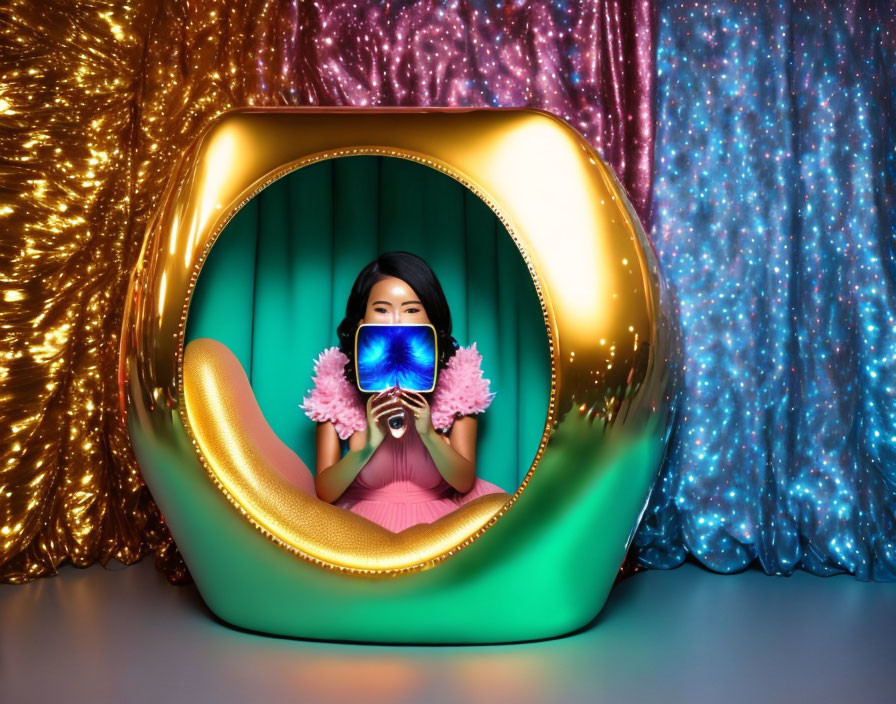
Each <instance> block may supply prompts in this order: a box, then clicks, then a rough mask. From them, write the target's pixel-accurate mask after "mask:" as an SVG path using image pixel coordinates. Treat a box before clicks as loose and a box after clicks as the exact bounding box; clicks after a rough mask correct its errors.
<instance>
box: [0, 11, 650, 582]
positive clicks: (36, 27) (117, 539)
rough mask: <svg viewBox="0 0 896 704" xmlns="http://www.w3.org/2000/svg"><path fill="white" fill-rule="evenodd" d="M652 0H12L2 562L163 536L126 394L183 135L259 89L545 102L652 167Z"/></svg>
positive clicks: (289, 100) (51, 564)
mask: <svg viewBox="0 0 896 704" xmlns="http://www.w3.org/2000/svg"><path fill="white" fill-rule="evenodd" d="M655 24H656V23H655V17H654V14H653V4H652V2H648V1H647V0H634V1H632V0H600V1H597V2H581V3H571V2H568V3H562V2H547V1H546V0H533V1H531V2H526V1H519V2H491V1H489V2H486V1H485V0H479V1H466V2H461V1H460V0H455V1H453V2H448V1H441V2H437V1H435V0H431V1H423V0H418V1H403V2H339V1H336V2H318V3H315V2H300V1H299V0H293V1H291V2H290V1H283V2H277V3H271V2H259V1H247V2H235V1H231V2H214V1H212V0H207V1H205V2H186V1H185V0H181V1H180V2H177V1H174V0H172V1H168V2H146V1H143V2H141V1H139V0H138V1H135V2H132V3H119V2H95V1H91V0H81V1H79V2H77V3H37V2H24V1H19V2H16V1H13V2H10V3H7V4H6V6H5V7H4V8H0V157H2V159H3V170H2V173H0V179H2V188H0V222H2V227H3V236H2V239H0V248H2V249H0V262H2V276H0V292H2V294H0V295H2V296H3V305H2V308H0V326H2V328H0V330H2V333H0V334H2V340H3V343H2V349H0V383H2V391H0V394H2V396H0V399H2V400H0V404H2V405H0V416H2V419H3V423H2V424H0V437H2V442H0V452H2V456H0V579H2V580H3V581H8V582H24V581H28V580H31V579H35V578H37V577H40V576H42V575H47V574H53V573H54V572H55V571H56V568H57V567H58V566H59V565H60V564H61V563H63V562H65V561H67V560H71V561H72V562H73V563H75V564H77V565H81V566H84V565H88V564H90V563H91V562H93V561H95V560H100V561H102V562H103V563H104V564H105V563H106V562H107V561H108V560H109V559H110V558H112V557H115V558H117V559H119V560H121V561H123V562H133V561H135V560H137V559H139V558H140V557H142V556H143V555H145V554H147V553H148V552H152V551H155V552H156V553H157V555H158V556H159V558H160V560H161V563H160V566H161V567H162V568H163V569H164V570H165V572H166V573H167V574H168V576H169V578H170V579H172V580H173V581H179V580H183V579H187V578H188V576H187V574H186V571H185V568H184V566H183V563H182V562H181V561H180V559H179V556H178V555H177V553H176V551H175V550H174V549H173V547H172V543H171V540H170V536H169V534H168V532H167V529H166V527H165V525H164V522H163V520H162V518H161V516H160V515H159V512H158V509H157V508H156V506H155V504H154V503H153V502H152V499H151V497H150V495H149V493H148V491H147V489H146V487H145V485H144V484H143V482H142V479H141V477H140V474H139V471H138V468H137V465H136V462H135V460H134V457H133V454H132V451H131V448H130V445H129V443H128V440H127V434H126V431H125V428H124V425H123V423H122V419H121V418H120V417H119V416H118V413H117V408H118V404H117V399H116V394H117V363H118V358H117V354H118V341H119V331H120V325H121V315H122V311H123V302H124V298H125V295H126V291H127V284H128V278H129V272H130V270H131V269H132V267H133V266H134V264H135V262H136V259H137V257H138V255H139V250H140V245H141V242H142V237H143V233H144V231H145V228H146V224H147V222H148V220H149V218H150V217H151V215H152V213H153V211H154V210H155V208H156V206H157V204H158V201H159V198H160V196H161V194H162V192H163V189H164V188H165V186H166V185H167V184H168V181H169V179H170V175H171V168H172V165H173V164H174V163H175V160H176V159H177V158H178V156H179V155H180V154H181V153H182V152H183V150H184V148H185V146H186V145H187V144H189V143H190V142H191V141H192V140H193V139H195V138H196V137H197V136H198V135H199V134H200V132H201V131H202V130H203V129H204V128H205V127H206V126H207V125H208V124H209V122H210V121H211V120H212V119H213V118H214V117H215V116H216V115H218V114H220V113H221V112H222V111H224V110H226V109H228V108H231V107H235V106H240V105H268V106H283V105H355V106H392V105H396V106H397V105H419V106H481V107H488V106H500V107H524V106H525V107H535V108H541V109H544V110H547V111H550V112H552V113H554V114H556V115H558V116H560V117H563V118H565V119H566V120H567V121H569V122H570V124H572V125H573V126H574V127H576V128H577V129H578V130H579V131H580V132H582V133H583V134H584V135H585V136H586V137H587V138H588V139H589V140H590V141H591V143H592V144H594V145H595V147H597V148H598V149H599V150H600V151H601V152H602V153H603V154H604V156H605V157H606V159H607V160H608V161H609V163H610V164H611V165H612V166H613V168H614V169H615V170H616V172H617V174H618V175H619V177H620V180H621V181H622V183H623V184H624V186H625V187H626V189H627V191H628V193H629V195H630V197H631V200H632V202H633V203H634V204H635V206H636V207H637V208H638V210H639V212H640V214H641V216H642V218H646V216H647V213H648V212H649V207H650V193H651V178H652V168H653V145H654V140H653V133H654V113H653V81H654V77H655V70H654V69H655V67H654V49H655V43H654V42H655Z"/></svg>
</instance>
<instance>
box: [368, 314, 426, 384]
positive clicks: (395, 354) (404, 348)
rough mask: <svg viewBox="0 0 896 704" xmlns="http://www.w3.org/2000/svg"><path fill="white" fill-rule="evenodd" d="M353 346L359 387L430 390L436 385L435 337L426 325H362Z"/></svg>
mask: <svg viewBox="0 0 896 704" xmlns="http://www.w3.org/2000/svg"><path fill="white" fill-rule="evenodd" d="M355 349H356V351H357V354H356V357H355V360H356V364H355V367H356V369H357V372H358V386H359V388H360V389H361V390H362V391H383V390H384V389H391V388H393V387H396V386H400V387H401V388H402V389H407V390H408V391H429V390H431V389H432V388H433V386H434V385H435V367H436V338H435V331H434V330H433V329H432V328H431V327H429V326H428V325H362V326H361V327H359V328H358V338H357V346H356V348H355Z"/></svg>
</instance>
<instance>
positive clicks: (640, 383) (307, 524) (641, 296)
mask: <svg viewBox="0 0 896 704" xmlns="http://www.w3.org/2000/svg"><path fill="white" fill-rule="evenodd" d="M357 154H381V155H387V156H394V157H400V158H406V159H411V160H414V161H418V162H420V163H423V164H425V165H428V166H431V167H433V168H436V169H439V170H440V171H443V172H445V173H447V174H449V175H450V176H452V177H454V178H456V179H457V180H459V181H460V182H461V183H463V184H465V185H466V186H467V187H469V188H470V189H471V190H472V191H473V192H474V193H476V194H477V195H478V196H480V197H481V198H482V199H483V200H484V201H485V202H486V203H487V204H488V205H489V206H490V207H491V208H492V209H493V210H494V211H495V212H496V214H497V215H498V217H499V218H500V219H501V221H502V222H503V223H504V225H505V226H506V228H507V230H508V232H509V233H510V234H511V236H512V237H513V238H514V241H515V242H516V244H517V246H518V247H519V249H520V252H521V254H522V256H523V257H524V259H525V261H526V263H527V265H528V268H529V271H530V273H531V275H532V277H533V281H534V282H535V287H536V290H537V292H538V295H539V298H540V300H541V303H542V308H543V312H544V316H545V329H546V334H547V336H548V340H549V344H550V349H551V359H552V389H551V399H550V405H549V413H548V418H547V422H546V425H545V430H544V435H543V437H542V442H541V446H540V448H539V452H538V454H537V456H536V458H535V461H534V462H533V465H532V467H531V468H530V470H529V473H528V474H527V475H526V477H525V479H524V480H523V483H522V485H521V486H520V488H519V490H518V491H517V492H516V494H514V496H513V497H512V499H511V501H509V502H508V503H507V504H506V505H505V506H504V508H503V509H502V510H501V511H499V512H498V514H497V520H500V518H501V516H503V515H504V513H505V512H506V511H508V510H513V509H512V506H513V503H514V501H516V500H517V499H518V498H519V497H520V496H521V495H522V493H523V492H525V490H526V486H527V484H528V483H529V481H530V480H531V478H532V477H533V473H534V472H536V471H537V468H538V464H539V462H540V460H541V459H542V457H543V456H545V457H546V456H547V455H548V454H549V453H552V452H558V451H559V448H558V447H557V445H558V443H554V442H551V440H552V438H553V436H554V433H556V432H557V431H558V429H561V426H563V424H564V421H565V419H567V417H569V414H573V415H574V416H575V418H576V419H577V422H574V423H569V424H567V425H568V428H569V431H568V434H567V435H568V436H569V434H574V435H575V436H576V438H577V442H578V441H584V442H586V443H591V445H592V446H593V447H596V446H598V445H600V444H601V443H604V442H605V441H606V440H607V439H611V438H612V437H613V436H614V434H618V435H621V431H622V429H623V428H627V429H628V430H633V431H635V432H637V431H638V430H639V429H641V428H644V427H648V426H649V427H651V428H656V427H657V420H659V418H657V417H655V416H656V414H659V415H660V416H661V417H662V418H665V416H666V412H667V406H668V404H669V402H670V398H671V397H670V394H671V392H672V384H671V383H670V377H669V372H670V366H669V362H670V355H671V354H673V352H674V351H673V350H672V349H671V346H672V345H673V338H674V335H673V327H674V326H672V325H671V323H670V321H669V320H668V318H667V317H666V316H665V315H664V314H662V312H661V310H660V309H659V308H658V306H659V302H660V289H661V280H660V277H659V273H658V271H657V267H656V260H655V257H654V256H653V252H652V251H651V250H650V248H649V245H647V240H646V238H645V236H644V233H643V231H642V230H641V227H640V224H639V223H638V222H637V218H635V217H634V215H633V211H632V209H631V206H630V204H629V203H628V201H627V199H626V198H625V195H624V193H623V190H622V188H621V187H620V186H619V185H618V183H617V182H616V180H615V178H614V176H613V175H612V173H611V172H610V171H609V169H608V168H607V167H606V166H605V165H604V164H603V162H602V161H601V160H600V158H599V157H598V156H597V154H596V153H595V151H594V150H593V149H592V148H591V147H590V146H589V145H588V144H587V143H586V142H585V140H584V139H582V138H581V136H580V135H578V134H577V133H576V132H574V131H573V130H572V129H570V128H569V127H568V126H567V125H566V123H564V122H563V121H561V120H559V119H558V118H555V117H553V116H551V115H549V114H547V113H542V112H539V111H534V110H516V109H491V110H481V109H470V110H468V109H418V108H408V109H361V110H359V109H353V108H344V109H320V108H282V109H261V108H259V109H240V110H235V111H231V112H229V113H226V114H225V115H224V116H222V117H221V118H220V119H219V120H218V121H217V122H216V124H215V125H214V126H213V127H212V128H211V129H210V130H209V131H208V132H207V133H206V134H205V135H204V137H203V139H202V140H201V141H200V142H198V143H197V144H195V145H194V146H193V147H191V148H190V149H189V150H188V151H187V152H186V154H185V155H184V158H183V160H182V168H181V170H180V172H179V176H178V178H177V179H175V180H172V182H171V183H170V184H169V188H168V190H167V192H166V194H165V197H164V201H163V204H162V207H161V209H160V210H159V212H158V216H157V217H156V218H155V219H154V220H153V222H152V224H151V226H150V228H149V231H148V233H147V237H146V240H145V242H144V246H143V252H142V256H141V261H140V264H139V266H138V267H137V269H136V271H135V272H134V276H133V279H132V283H131V288H130V290H129V293H128V300H127V308H126V312H125V317H124V324H123V329H122V347H121V374H120V383H121V403H122V412H123V413H124V414H125V415H126V417H127V418H128V424H129V427H131V424H133V423H137V424H139V426H140V432H141V436H146V437H150V438H154V439H155V440H154V441H155V442H158V443H163V444H165V445H169V446H171V448H170V449H174V450H175V451H177V452H182V451H184V450H183V449H178V448H176V447H175V445H176V443H175V441H174V437H175V435H176V433H175V426H183V427H184V428H186V430H187V432H188V433H189V434H190V436H191V437H192V438H193V441H194V443H195V444H196V448H199V449H200V450H201V458H202V459H203V462H204V465H205V466H206V468H207V469H208V471H209V473H210V475H211V478H212V479H213V481H215V483H216V485H217V486H218V487H219V488H221V489H222V490H223V491H224V492H225V494H226V495H227V496H228V498H229V499H230V500H231V502H232V503H233V504H234V505H236V506H238V507H239V508H240V510H241V511H242V512H243V514H244V515H246V517H247V518H248V519H249V520H250V521H251V522H252V523H253V525H255V526H256V527H257V528H258V529H259V530H261V531H262V532H263V533H264V534H265V535H267V536H268V537H269V538H272V539H273V540H275V542H277V543H279V544H281V545H283V546H284V547H289V548H290V549H291V550H293V551H295V552H296V553H297V554H299V555H300V556H302V557H304V558H306V559H310V560H311V561H313V562H316V563H318V564H322V565H325V566H328V567H332V568H335V569H339V570H345V569H348V570H352V571H355V570H356V571H361V572H375V573H379V572H394V571H413V570H416V569H419V568H421V567H423V566H427V565H428V566H431V565H433V564H435V563H437V562H438V561H440V560H442V559H444V558H446V557H448V556H449V555H450V554H452V548H453V547H456V546H458V545H461V544H468V543H469V542H471V541H473V540H478V539H480V538H481V536H482V535H485V534H486V533H487V532H488V529H489V528H490V527H491V526H492V525H493V524H494V521H492V522H490V523H488V524H487V525H485V526H484V527H483V528H482V529H480V528H479V524H478V523H477V521H479V518H477V519H476V520H475V521H472V523H468V524H464V520H465V519H464V518H463V516H460V517H458V523H457V525H456V526H454V527H452V528H450V529H446V530H445V531H441V529H438V528H432V527H427V526H421V527H415V529H413V531H412V532H411V533H409V535H408V536H407V538H402V539H399V540H397V541H396V540H393V541H392V542H389V541H387V540H385V537H384V536H380V535H379V534H378V533H377V531H375V530H373V529H372V528H371V527H370V526H366V525H363V524H361V523H358V522H357V521H355V520H354V518H357V517H354V518H350V517H345V520H344V523H343V524H344V525H345V526H346V531H341V530H340V531H338V532H335V533H334V534H333V535H332V536H330V537H328V538H326V539H324V537H323V535H324V533H325V531H324V530H323V528H322V527H321V526H320V525H319V523H318V522H319V521H328V522H329V521H332V520H334V519H333V516H334V515H335V514H333V512H332V511H333V510H337V509H334V507H318V508H317V509H314V510H315V511H317V513H314V512H311V513H304V512H305V511H306V508H303V509H302V511H301V512H300V513H301V516H302V517H301V519H300V518H299V517H298V515H297V513H296V510H295V504H294V503H293V502H295V501H303V500H304V499H297V498H295V497H290V498H289V499H286V498H285V494H284V493H283V492H282V491H274V492H273V494H266V493H265V492H263V491H257V487H256V486H252V485H251V481H250V480H249V479H246V481H241V482H234V481H233V477H234V476H235V475H234V473H233V471H232V469H233V468H232V467H230V466H229V465H228V462H230V461H232V460H231V459H228V458H232V457H233V456H235V455H234V454H233V452H234V451H235V450H236V448H235V446H234V445H232V444H230V445H228V444H227V443H226V442H225V441H224V440H221V438H226V437H228V433H229V434H230V435H229V437H232V438H233V437H237V435H238V433H239V432H240V431H239V429H238V428H237V427H236V425H234V424H231V425H230V426H228V425H227V420H226V419H225V420H223V421H221V423H223V425H219V424H217V423H218V421H213V420H212V419H210V420H209V424H208V425H206V424H205V423H204V422H202V421H201V420H199V415H197V414H198V413H200V412H201V411H200V409H202V408H207V406H204V405H203V404H204V403H207V402H209V401H208V399H206V400H205V401H203V402H200V400H199V399H200V398H201V396H202V394H203V393H206V392H208V393H211V391H210V389H212V388H213V387H214V383H213V380H212V379H209V380H207V383H199V382H198V381H197V382H196V383H197V384H198V385H197V386H193V385H192V384H193V382H194V380H193V379H185V372H184V369H183V360H182V357H183V347H182V345H183V336H184V327H185V320H186V313H187V309H188V306H189V301H190V296H191V294H192V289H193V286H194V285H195V281H196V278H197V276H198V273H199V270H200V268H201V266H202V263H203V261H204V259H205V257H206V255H207V254H208V251H209V249H210V247H211V245H212V243H213V242H214V240H215V238H216V237H217V235H218V233H220V231H221V230H222V228H223V227H224V226H225V225H226V223H227V221H228V220H229V219H230V218H231V217H232V216H233V214H234V213H235V211H236V210H238V209H239V207H241V206H242V205H243V204H245V202H246V201H247V200H248V199H249V198H251V197H252V196H253V195H255V194H256V193H257V192H258V191H260V190H261V189H262V188H264V187H265V186H266V185H267V184H269V183H270V182H272V181H273V180H275V179H276V178H278V177H280V176H282V175H283V174H285V173H287V172H288V171H290V170H292V169H295V168H298V167H301V166H304V165H306V164H308V163H312V162H314V161H318V160H320V159H328V158H337V157H343V156H351V155H357ZM198 368H203V367H202V365H199V366H198ZM203 389H205V390H206V391H203ZM185 391H186V396H187V397H188V398H190V399H192V394H193V391H195V393H196V399H197V405H196V406H195V407H194V406H193V404H192V400H191V401H190V404H189V405H190V410H189V413H188V411H187V405H186V404H185ZM222 393H223V392H222ZM202 417H203V418H204V417H205V416H202ZM231 420H232V419H231ZM581 421H585V422H581ZM662 425H663V423H662V422H660V423H659V426H662ZM651 432H656V431H655V430H654V431H651ZM132 434H133V433H132ZM202 438H205V443H206V444H203V440H202ZM212 438H218V440H212ZM589 438H590V439H589ZM219 441H220V442H221V443H223V444H224V447H222V446H220V445H214V447H212V445H213V444H214V443H217V442H219ZM566 442H567V443H568V442H569V441H568V440H567V441H566ZM242 447H243V449H244V450H246V448H250V447H251V445H250V443H248V441H247V442H246V443H245V444H244V445H242ZM194 451H195V448H194ZM256 462H257V464H256ZM250 464H251V470H252V471H251V472H250V473H249V474H248V475H245V477H244V478H248V477H251V476H258V477H261V476H264V477H270V474H269V473H268V470H267V469H265V468H264V465H263V462H261V460H258V459H257V458H255V459H251V460H250ZM568 464H569V466H568V469H567V468H565V469H564V471H565V472H568V479H569V480H570V482H571V484H581V483H582V481H583V480H585V479H586V478H585V477H582V476H580V475H581V473H582V472H586V473H587V472H597V471H599V467H598V464H595V463H593V462H590V463H583V464H576V463H575V462H569V463H568ZM256 471H257V474H253V473H255V472H256ZM144 473H145V474H146V478H147V482H148V483H149V484H150V487H151V488H152V477H151V476H150V473H149V472H147V471H146V468H144ZM263 481H268V479H264V480H263ZM271 481H273V480H271ZM569 500H575V496H571V497H570V498H569ZM302 505H303V506H304V504H302ZM162 508H163V510H164V506H163V507H162ZM307 510H308V511H311V509H307ZM480 518H481V517H480ZM355 524H357V525H355ZM464 531H466V534H462V533H464ZM448 536H451V537H448ZM175 537H176V536H175ZM452 541H456V542H454V543H453V545H451V544H450V543H452ZM373 546H377V547H375V548H374V547H373Z"/></svg>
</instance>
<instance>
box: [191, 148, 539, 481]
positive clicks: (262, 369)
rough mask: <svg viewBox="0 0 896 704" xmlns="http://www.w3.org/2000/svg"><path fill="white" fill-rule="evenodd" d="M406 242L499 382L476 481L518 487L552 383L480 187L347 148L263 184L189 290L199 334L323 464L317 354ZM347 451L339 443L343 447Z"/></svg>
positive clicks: (483, 426) (274, 422)
mask: <svg viewBox="0 0 896 704" xmlns="http://www.w3.org/2000/svg"><path fill="white" fill-rule="evenodd" d="M396 250H403V251H409V252H412V253H414V254H417V255H418V256H420V257H422V258H423V259H424V260H426V261H427V262H428V263H429V265H430V267H431V268H432V269H433V271H434V272H435V274H436V276H437V277H438V279H439V281H440V283H441V285H442V288H443V290H444V292H445V296H446V299H447V302H448V305H449V308H450V311H451V318H452V334H453V336H454V337H455V338H456V339H457V341H458V342H459V344H460V345H461V346H464V347H466V346H469V345H471V344H472V343H476V346H477V348H478V351H479V352H480V354H481V355H482V370H483V376H484V377H485V378H486V379H489V380H490V382H491V388H490V390H491V391H493V392H495V397H494V400H493V401H492V403H491V405H490V406H489V407H488V409H487V410H486V411H485V412H484V413H481V414H478V415H477V416H476V418H477V421H478V423H477V448H476V450H477V452H476V454H477V477H479V478H481V479H483V480H485V481H487V482H489V483H491V484H494V485H496V486H498V487H500V488H501V489H503V490H504V491H506V492H507V493H508V494H514V493H515V492H516V491H517V489H518V488H519V486H520V483H521V481H522V480H523V479H524V477H525V476H526V475H527V473H528V472H529V469H530V467H531V465H532V463H533V461H534V460H535V457H536V455H537V452H538V450H539V447H540V444H541V442H542V438H543V434H544V429H545V420H546V417H547V413H548V403H549V399H550V389H551V359H550V350H549V346H548V339H547V330H546V324H545V319H544V314H543V311H542V307H541V304H540V302H539V299H538V295H537V292H536V290H535V286H534V284H533V280H532V278H531V276H530V273H529V271H528V269H527V267H526V264H525V262H524V260H523V258H522V256H521V255H520V252H519V250H518V249H517V247H516V245H515V243H514V241H513V239H512V238H511V237H510V235H509V234H508V232H507V230H506V228H505V227H504V225H503V224H502V223H501V221H500V220H499V218H498V217H497V216H496V215H495V213H494V212H493V211H492V210H491V209H490V208H489V207H488V206H487V205H486V204H485V203H484V202H483V201H482V200H481V199H480V198H479V197H478V196H477V195H476V194H474V193H473V192H472V191H470V190H469V189H468V188H466V187H465V186H464V185H463V184H461V183H459V182H458V181H456V180H455V179H453V178H451V177H450V176H448V175H446V174H445V173H442V172H440V171H438V170H436V169H433V168H430V167H428V166H425V165H423V164H420V163H416V162H414V161H410V160H408V159H402V158H395V157H384V156H376V155H360V156H350V157H337V158H332V159H327V160H324V161H318V162H315V163H312V164H310V165H308V166H305V167H303V168H300V169H297V170H294V171H291V172H290V173H288V174H286V175H285V176H283V177H281V178H279V179H277V180H276V181H274V182H273V183H271V184H270V185H269V186H267V187H266V188H264V189H263V190H262V191H261V192H259V193H258V194H257V195H256V196H254V197H253V198H251V199H250V200H249V201H248V202H246V203H245V205H244V206H243V207H242V208H241V209H240V210H239V211H238V212H237V213H236V214H235V216H234V217H233V219H232V220H231V221H230V222H229V223H228V225H227V226H226V227H225V228H224V230H223V231H222V232H221V233H220V235H219V236H218V237H217V238H216V240H215V242H214V244H213V246H212V248H211V250H210V251H209V253H208V256H207V257H206V259H205V261H204V263H203V265H202V269H201V271H200V274H199V277H198V279H197V281H196V284H195V288H194V290H193V293H192V297H191V299H190V304H189V310H188V315H187V319H186V328H185V332H184V345H185V346H186V344H188V343H189V342H190V341H191V340H193V339H195V338H199V337H210V338H214V339H216V340H218V341H219V342H222V343H223V344H225V345H226V346H227V347H228V348H229V349H230V351H231V352H233V354H234V355H235V356H236V357H237V358H238V359H239V361H240V363H241V364H242V366H243V369H244V370H245V372H246V374H247V376H248V378H249V381H250V384H251V386H252V390H253V393H254V395H255V397H256V400H257V401H258V404H259V406H260V408H261V410H262V412H263V414H264V417H265V419H266V421H267V422H268V424H269V425H270V426H271V428H272V429H273V431H274V432H275V433H276V434H277V436H278V437H279V438H280V440H281V441H282V442H284V443H285V444H286V445H287V446H288V447H289V448H291V449H292V450H293V451H294V452H295V453H296V454H297V455H298V456H299V457H300V458H302V460H303V461H304V462H305V463H306V464H307V466H308V467H309V469H310V470H311V471H312V472H314V467H315V464H316V440H315V436H316V423H315V422H313V421H311V420H310V419H309V418H308V417H307V416H306V415H305V413H304V412H303V411H302V410H301V409H300V408H299V406H298V404H300V403H302V401H303V398H304V397H305V396H306V395H307V393H308V391H309V389H310V388H311V386H312V376H313V365H314V360H315V359H316V358H317V357H318V355H319V354H320V353H321V351H323V350H324V349H325V348H328V347H331V346H333V345H337V344H338V339H337V337H336V328H337V326H338V325H339V323H340V321H341V320H342V319H343V317H344V315H345V306H346V301H347V299H348V295H349V292H350V290H351V287H352V284H353V282H354V280H355V278H356V276H357V275H358V273H359V272H360V270H361V269H362V268H363V267H364V266H365V265H366V264H367V263H368V262H370V261H371V260H373V259H374V258H376V257H377V256H378V255H379V254H381V253H383V252H388V251H396ZM344 449H345V448H344V447H343V451H344Z"/></svg>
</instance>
